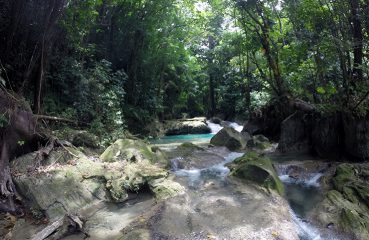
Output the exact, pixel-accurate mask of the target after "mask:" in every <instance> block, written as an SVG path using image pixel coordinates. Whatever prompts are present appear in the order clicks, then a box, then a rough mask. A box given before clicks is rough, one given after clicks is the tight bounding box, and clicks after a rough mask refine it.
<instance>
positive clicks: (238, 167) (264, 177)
mask: <svg viewBox="0 0 369 240" xmlns="http://www.w3.org/2000/svg"><path fill="white" fill-rule="evenodd" d="M228 166H229V167H230V169H231V175H232V176H235V177H238V178H241V179H245V180H248V181H252V182H254V183H257V184H258V185H260V186H262V187H265V188H267V189H273V190H275V191H277V192H278V193H279V194H281V195H283V193H284V186H283V183H282V182H281V181H280V179H279V178H278V175H277V173H276V171H275V169H274V167H273V164H272V162H271V160H270V159H269V158H266V157H263V156H260V155H258V154H257V153H255V152H250V153H247V154H245V155H244V156H242V157H240V158H237V159H236V160H235V161H234V162H233V163H231V164H229V165H228Z"/></svg>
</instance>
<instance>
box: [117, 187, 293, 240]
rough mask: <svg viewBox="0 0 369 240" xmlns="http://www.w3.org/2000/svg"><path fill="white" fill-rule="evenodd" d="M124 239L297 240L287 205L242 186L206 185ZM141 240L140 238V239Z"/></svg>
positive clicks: (166, 205)
mask: <svg viewBox="0 0 369 240" xmlns="http://www.w3.org/2000/svg"><path fill="white" fill-rule="evenodd" d="M122 232H123V236H122V237H121V238H120V239H126V240H128V239H130V240H131V239H132V240H133V239H232V240H233V239H239V240H241V239H266V240H268V239H271V240H272V239H285V240H287V239H288V240H294V239H299V238H298V236H297V233H296V231H295V227H294V225H293V223H292V221H291V219H290V215H289V211H288V205H287V203H286V202H285V201H284V200H283V199H282V198H281V197H280V196H278V195H269V194H266V193H264V192H263V191H260V190H258V189H257V188H255V187H253V186H247V185H245V184H243V183H241V182H238V181H232V182H229V183H228V184H227V185H222V184H219V183H216V182H212V183H205V184H203V185H202V186H200V187H199V188H197V189H193V190H189V191H187V193H186V195H184V196H181V197H175V198H172V199H169V200H168V201H166V202H163V203H161V204H159V205H157V206H156V208H155V209H153V210H152V211H151V212H149V213H147V214H145V215H143V216H142V217H141V218H140V219H139V220H137V221H136V222H134V223H133V224H131V225H130V226H129V227H127V228H124V229H123V230H122ZM137 237H138V238H137Z"/></svg>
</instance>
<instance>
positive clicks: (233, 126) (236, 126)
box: [229, 122, 243, 132]
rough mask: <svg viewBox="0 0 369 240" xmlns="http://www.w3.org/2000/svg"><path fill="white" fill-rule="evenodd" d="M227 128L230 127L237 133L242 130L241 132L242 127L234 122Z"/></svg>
mask: <svg viewBox="0 0 369 240" xmlns="http://www.w3.org/2000/svg"><path fill="white" fill-rule="evenodd" d="M229 126H230V127H232V128H234V129H235V130H236V131H237V132H242V130H243V126H242V125H239V124H238V123H236V122H232V123H230V124H229Z"/></svg>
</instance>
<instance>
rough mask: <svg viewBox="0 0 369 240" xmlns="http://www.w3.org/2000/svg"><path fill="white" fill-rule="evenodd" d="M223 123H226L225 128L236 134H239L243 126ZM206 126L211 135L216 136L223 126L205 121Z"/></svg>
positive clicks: (234, 123)
mask: <svg viewBox="0 0 369 240" xmlns="http://www.w3.org/2000/svg"><path fill="white" fill-rule="evenodd" d="M225 123H226V125H227V126H229V127H231V128H233V129H235V130H236V131H237V132H241V131H242V129H243V126H242V125H239V124H238V123H236V122H225ZM206 124H207V125H208V127H209V128H210V129H211V133H212V134H217V133H218V132H219V131H220V130H222V129H223V126H221V125H220V124H216V123H212V122H210V121H206Z"/></svg>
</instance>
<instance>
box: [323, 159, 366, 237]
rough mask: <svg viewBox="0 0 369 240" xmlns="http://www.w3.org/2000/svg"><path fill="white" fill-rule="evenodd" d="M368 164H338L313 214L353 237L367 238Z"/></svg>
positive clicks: (325, 223) (324, 222) (328, 224)
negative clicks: (330, 185) (326, 191)
mask: <svg viewBox="0 0 369 240" xmlns="http://www.w3.org/2000/svg"><path fill="white" fill-rule="evenodd" d="M368 179H369V164H368V163H364V164H348V163H343V164H340V165H339V166H338V167H337V169H336V172H335V175H334V176H333V178H332V181H331V183H332V189H331V190H330V191H329V192H328V193H327V194H326V197H325V199H324V201H323V202H322V203H321V204H319V206H318V208H317V211H316V218H317V219H318V220H319V221H320V222H321V223H322V224H324V225H325V226H330V227H331V228H335V229H338V230H341V231H344V232H346V233H348V234H350V235H352V236H353V238H356V239H363V240H364V239H369V187H368Z"/></svg>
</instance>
